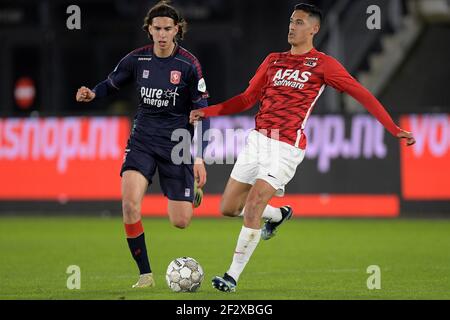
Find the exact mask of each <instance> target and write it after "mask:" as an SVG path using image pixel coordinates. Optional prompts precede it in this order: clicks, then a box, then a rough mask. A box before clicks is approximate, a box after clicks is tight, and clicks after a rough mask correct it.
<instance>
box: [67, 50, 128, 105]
mask: <svg viewBox="0 0 450 320" xmlns="http://www.w3.org/2000/svg"><path fill="white" fill-rule="evenodd" d="M131 57H132V56H131V54H128V55H127V56H125V57H124V58H123V59H122V60H120V62H119V63H118V64H117V66H116V68H115V69H114V70H113V72H111V73H110V74H109V76H108V78H107V79H106V80H104V81H102V82H100V83H99V84H97V85H96V86H95V87H94V89H92V90H91V89H89V88H87V87H85V86H82V87H81V88H79V89H78V91H77V93H76V96H75V99H76V100H77V101H78V102H90V101H92V100H94V99H95V98H103V97H106V96H108V95H110V94H111V93H115V92H117V91H119V89H120V88H121V87H123V86H125V85H127V84H128V83H130V82H132V81H133V63H132V60H131Z"/></svg>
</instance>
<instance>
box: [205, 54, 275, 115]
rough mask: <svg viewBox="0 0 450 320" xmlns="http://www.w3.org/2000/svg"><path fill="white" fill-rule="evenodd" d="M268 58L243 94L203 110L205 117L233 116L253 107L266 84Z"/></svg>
mask: <svg viewBox="0 0 450 320" xmlns="http://www.w3.org/2000/svg"><path fill="white" fill-rule="evenodd" d="M270 56H271V55H269V56H267V57H266V59H265V60H264V61H263V63H262V64H261V65H260V66H259V68H258V70H257V71H256V74H255V75H254V76H253V78H252V79H251V80H250V82H249V86H248V88H247V89H246V90H245V91H244V92H243V93H241V94H240V95H237V96H235V97H233V98H231V99H229V100H227V101H225V102H223V103H219V104H217V105H213V106H210V107H208V108H205V109H203V110H202V111H204V113H205V117H213V116H219V115H230V114H235V113H239V112H243V111H245V110H248V109H250V108H251V107H253V106H254V105H255V103H256V102H257V101H258V100H260V99H261V96H262V89H263V87H264V85H265V84H266V79H267V69H268V66H269V61H270Z"/></svg>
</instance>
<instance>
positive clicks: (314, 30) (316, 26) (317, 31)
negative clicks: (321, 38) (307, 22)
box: [312, 23, 320, 36]
mask: <svg viewBox="0 0 450 320" xmlns="http://www.w3.org/2000/svg"><path fill="white" fill-rule="evenodd" d="M319 30H320V24H318V23H317V24H315V25H314V27H313V34H312V35H314V36H315V35H316V34H318V33H319Z"/></svg>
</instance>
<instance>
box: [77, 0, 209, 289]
mask: <svg viewBox="0 0 450 320" xmlns="http://www.w3.org/2000/svg"><path fill="white" fill-rule="evenodd" d="M185 28H186V22H185V21H184V20H183V19H182V18H181V16H180V15H179V13H178V12H177V10H176V9H175V8H174V7H172V6H170V5H169V4H168V3H167V2H166V1H161V2H159V3H158V4H157V5H155V6H154V7H153V8H151V9H150V10H149V12H148V13H147V16H146V17H145V20H144V26H143V29H144V31H145V32H148V35H149V37H150V39H151V40H152V44H150V45H148V46H145V47H142V48H139V49H136V50H134V51H132V52H131V53H129V54H128V55H126V56H125V57H124V58H123V59H122V60H120V62H119V63H118V65H117V66H116V68H115V69H114V71H113V72H112V73H111V74H110V75H109V76H108V78H107V79H106V80H105V81H103V82H101V83H99V84H98V85H97V86H96V87H95V88H94V89H93V90H90V89H89V88H87V87H81V88H80V89H79V90H78V92H77V94H76V99H77V101H80V102H89V101H92V100H93V99H97V98H102V97H105V96H107V95H109V94H111V93H114V92H117V91H118V90H120V89H121V88H122V87H124V86H126V85H128V84H131V83H134V84H135V86H136V89H137V93H138V95H139V98H140V103H139V107H138V111H137V114H136V116H135V118H134V123H133V128H132V132H131V135H130V138H129V140H128V145H127V148H126V150H125V159H124V162H123V166H122V169H121V172H120V174H121V176H122V210H123V221H124V224H125V231H126V235H127V241H128V245H129V248H130V251H131V254H132V256H133V258H134V259H135V261H136V263H137V265H138V268H139V272H140V277H139V280H138V282H137V283H136V284H135V285H134V286H133V287H134V288H143V287H152V286H154V284H155V283H154V279H153V275H152V270H151V268H150V263H149V259H148V254H147V248H146V244H145V237H144V229H143V226H142V222H141V212H140V209H141V202H142V199H143V197H144V195H145V193H146V191H147V188H148V186H149V185H150V184H151V182H152V178H153V175H154V174H155V171H156V169H158V173H159V179H160V185H161V189H162V190H163V192H164V195H165V196H166V197H167V198H168V199H169V201H168V213H169V218H170V221H171V222H172V224H173V225H174V226H176V227H178V228H186V227H187V226H188V224H189V222H190V220H191V217H192V213H193V197H194V196H195V195H194V192H196V191H197V190H194V177H195V179H196V182H197V186H198V188H201V187H202V186H203V185H204V184H205V183H206V170H205V166H204V164H203V160H202V157H201V154H197V155H196V159H195V164H194V165H192V162H189V161H188V162H189V163H186V162H183V163H181V164H177V163H175V162H174V160H173V159H172V149H173V147H174V146H175V145H177V144H178V143H179V141H172V133H173V132H174V131H175V130H177V129H182V130H183V129H184V130H187V131H186V132H189V133H190V136H191V137H192V136H193V130H194V127H193V126H192V125H191V124H190V123H189V113H190V111H191V110H193V109H198V108H203V107H206V106H207V98H208V93H207V91H206V84H205V80H204V78H203V74H202V69H201V67H200V63H199V62H198V60H197V59H196V58H195V57H194V56H193V55H192V54H191V53H189V52H188V51H187V50H186V49H184V48H182V47H180V46H179V45H178V44H177V40H179V39H182V38H183V34H184V31H185V30H186V29H185ZM207 129H208V122H203V132H205V131H206V130H207ZM205 148H206V146H205V145H204V144H203V150H205ZM188 158H189V159H191V156H190V154H189V156H188ZM191 160H192V159H191Z"/></svg>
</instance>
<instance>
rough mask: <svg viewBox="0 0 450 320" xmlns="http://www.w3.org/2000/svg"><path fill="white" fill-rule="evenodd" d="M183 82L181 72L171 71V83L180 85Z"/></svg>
mask: <svg viewBox="0 0 450 320" xmlns="http://www.w3.org/2000/svg"><path fill="white" fill-rule="evenodd" d="M180 81H181V72H180V71H171V72H170V83H172V84H175V85H176V84H179V83H180Z"/></svg>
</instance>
